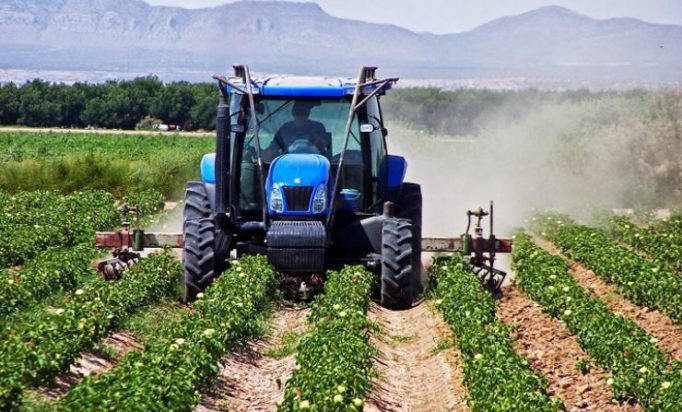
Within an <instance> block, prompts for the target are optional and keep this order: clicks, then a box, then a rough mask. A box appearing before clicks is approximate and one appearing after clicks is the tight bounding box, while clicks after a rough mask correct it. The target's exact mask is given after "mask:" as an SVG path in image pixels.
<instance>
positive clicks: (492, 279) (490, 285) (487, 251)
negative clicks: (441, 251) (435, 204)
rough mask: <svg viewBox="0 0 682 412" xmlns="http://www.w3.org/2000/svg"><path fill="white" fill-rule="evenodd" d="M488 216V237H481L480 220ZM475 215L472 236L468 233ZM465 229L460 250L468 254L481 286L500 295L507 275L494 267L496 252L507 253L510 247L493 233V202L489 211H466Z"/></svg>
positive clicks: (497, 295) (497, 296) (479, 209)
mask: <svg viewBox="0 0 682 412" xmlns="http://www.w3.org/2000/svg"><path fill="white" fill-rule="evenodd" d="M486 216H489V219H490V234H489V235H488V238H485V237H483V227H482V226H481V221H482V220H483V218H484V217H486ZM472 217H476V218H477V220H476V223H475V224H474V235H473V237H472V236H471V235H470V234H469V229H471V218H472ZM467 218H468V222H467V229H466V232H465V233H464V234H463V235H462V251H463V253H464V254H465V255H469V256H470V258H469V267H470V269H471V270H472V271H473V272H474V273H475V274H476V276H478V278H479V279H480V281H481V284H482V285H483V287H484V288H485V289H486V290H488V291H489V292H490V293H492V294H493V297H494V298H499V297H501V296H502V283H504V280H505V278H506V277H507V272H505V271H502V270H499V269H497V268H495V267H494V265H495V260H496V257H495V255H496V254H497V253H498V252H501V253H508V252H510V251H511V250H510V249H511V248H510V247H509V246H510V243H509V242H508V241H501V240H499V239H497V238H496V237H495V234H494V233H493V202H492V201H491V202H490V211H489V212H486V211H484V210H483V209H482V208H480V207H479V208H478V209H476V210H474V211H471V210H469V211H468V212H467Z"/></svg>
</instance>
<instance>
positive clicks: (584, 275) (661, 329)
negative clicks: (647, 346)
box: [535, 238, 682, 361]
mask: <svg viewBox="0 0 682 412" xmlns="http://www.w3.org/2000/svg"><path fill="white" fill-rule="evenodd" d="M535 241H536V242H537V244H538V245H540V246H541V247H542V248H543V249H545V250H547V251H548V252H550V253H552V254H554V255H557V256H563V255H562V254H561V252H560V251H559V249H557V248H556V246H554V245H553V244H551V243H550V242H547V241H546V240H544V239H541V238H536V239H535ZM569 262H570V263H571V267H570V272H571V275H573V277H574V278H575V279H576V280H577V281H578V284H580V286H581V287H582V288H583V289H585V290H588V291H589V292H590V293H592V294H593V295H595V296H597V297H598V298H600V299H601V300H603V301H604V303H606V305H607V306H608V308H609V309H611V311H613V312H616V313H621V314H622V315H623V316H625V317H627V318H629V319H632V320H633V321H634V322H635V323H637V324H638V325H639V326H640V327H641V328H642V329H644V330H645V331H646V332H647V333H648V334H649V335H651V336H653V337H654V338H656V339H657V340H658V346H659V347H660V348H661V349H663V350H665V351H666V352H668V353H669V360H678V361H679V360H682V327H681V326H680V325H676V324H675V323H673V321H672V320H671V319H670V318H669V317H668V316H666V315H664V314H662V313H661V312H659V311H657V310H653V309H650V308H647V307H640V306H637V305H635V304H634V303H632V302H630V301H629V300H628V299H627V298H625V297H623V295H621V294H620V293H619V292H618V289H617V288H616V287H615V286H614V285H611V284H608V283H606V282H604V281H603V280H602V279H601V278H599V277H598V276H597V275H595V274H594V272H592V271H591V270H589V269H587V268H585V267H584V266H583V265H581V264H580V263H578V262H575V261H573V260H570V259H569Z"/></svg>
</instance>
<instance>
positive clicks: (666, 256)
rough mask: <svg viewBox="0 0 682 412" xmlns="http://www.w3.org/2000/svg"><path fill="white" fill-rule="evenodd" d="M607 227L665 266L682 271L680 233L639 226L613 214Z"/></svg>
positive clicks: (618, 237)
mask: <svg viewBox="0 0 682 412" xmlns="http://www.w3.org/2000/svg"><path fill="white" fill-rule="evenodd" d="M606 229H607V231H608V233H609V234H610V235H611V236H612V237H614V238H615V239H617V240H619V241H621V242H623V243H625V244H627V245H629V246H631V247H632V248H633V249H634V250H635V251H637V252H643V253H645V254H646V255H647V257H649V258H650V259H653V260H656V261H657V262H660V263H661V264H662V265H663V266H665V267H667V268H669V269H671V270H674V271H677V272H682V243H680V242H679V239H678V236H679V234H674V233H661V232H657V231H656V228H655V227H654V226H650V227H646V228H639V227H637V226H636V225H635V224H634V223H632V221H631V220H630V219H628V218H627V217H624V216H613V217H611V218H610V219H609V220H608V221H607V226H606Z"/></svg>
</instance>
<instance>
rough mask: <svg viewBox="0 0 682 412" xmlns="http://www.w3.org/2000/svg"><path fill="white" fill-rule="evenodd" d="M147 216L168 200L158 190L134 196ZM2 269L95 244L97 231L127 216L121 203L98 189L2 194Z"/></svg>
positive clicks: (115, 224) (0, 198)
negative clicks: (68, 248) (59, 249)
mask: <svg viewBox="0 0 682 412" xmlns="http://www.w3.org/2000/svg"><path fill="white" fill-rule="evenodd" d="M130 200H131V201H135V202H136V204H139V205H140V208H141V209H142V216H145V215H149V214H152V213H156V212H158V211H159V210H160V209H162V208H163V200H162V197H161V196H160V194H159V193H158V192H155V191H145V192H143V193H140V194H134V195H131V196H130ZM0 207H1V208H2V211H3V212H2V214H0V238H2V239H3V242H2V244H0V267H9V266H14V265H22V264H24V263H25V262H26V261H28V260H30V259H32V258H34V257H35V256H37V255H38V254H39V253H40V252H42V251H43V250H45V249H46V248H49V247H60V246H75V245H79V244H87V245H92V244H93V241H94V232H95V231H97V230H110V229H114V228H117V227H118V226H119V225H120V222H121V214H120V213H119V212H118V210H117V209H116V207H115V199H114V198H113V196H112V195H111V194H109V193H107V192H104V191H100V190H94V191H87V192H76V193H73V194H71V195H67V196H63V195H60V194H57V193H54V192H24V193H20V194H16V195H10V194H8V193H3V192H0Z"/></svg>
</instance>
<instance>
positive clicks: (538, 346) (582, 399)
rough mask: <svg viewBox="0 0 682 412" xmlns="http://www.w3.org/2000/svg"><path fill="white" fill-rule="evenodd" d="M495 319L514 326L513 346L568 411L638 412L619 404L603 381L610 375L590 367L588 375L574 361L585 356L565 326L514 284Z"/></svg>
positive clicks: (634, 406) (506, 291)
mask: <svg viewBox="0 0 682 412" xmlns="http://www.w3.org/2000/svg"><path fill="white" fill-rule="evenodd" d="M497 316H498V318H499V319H500V320H501V321H503V322H504V323H507V324H513V325H515V330H514V332H513V333H512V338H513V339H514V343H513V346H514V349H515V350H516V352H517V353H519V354H521V355H523V356H525V357H526V358H527V359H528V360H529V361H530V362H531V365H532V367H533V368H534V369H536V370H537V371H538V372H539V373H540V374H541V375H542V376H544V377H545V378H546V379H547V381H548V382H549V386H548V392H549V394H550V395H551V396H556V397H558V398H559V399H561V400H562V401H563V402H564V405H566V408H567V410H568V411H639V410H642V408H641V407H639V406H637V405H629V404H624V405H620V404H618V402H617V401H615V400H613V399H612V398H613V392H612V391H611V388H610V387H609V386H608V385H607V384H606V381H607V379H608V378H609V376H610V375H609V374H607V373H606V372H605V371H604V370H602V369H600V368H596V367H594V366H593V367H592V368H591V370H590V371H589V372H588V373H587V374H584V375H583V374H582V373H581V372H580V371H579V370H578V369H577V368H576V362H578V361H579V360H581V359H583V358H587V356H588V355H587V354H586V353H585V352H584V351H583V350H582V349H581V348H580V345H579V344H578V342H577V340H576V338H575V337H574V336H571V335H570V334H569V333H568V331H567V330H566V327H565V325H564V324H563V323H562V322H561V321H559V320H557V319H554V318H552V317H550V316H549V315H547V314H545V313H543V312H542V310H541V309H540V307H539V305H538V304H537V303H535V302H534V301H532V300H531V299H530V298H529V297H528V296H526V295H525V294H523V293H522V292H521V291H520V290H518V289H517V288H515V287H513V286H512V287H509V288H506V289H505V290H504V291H503V297H502V299H501V300H500V301H499V305H498V308H497Z"/></svg>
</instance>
